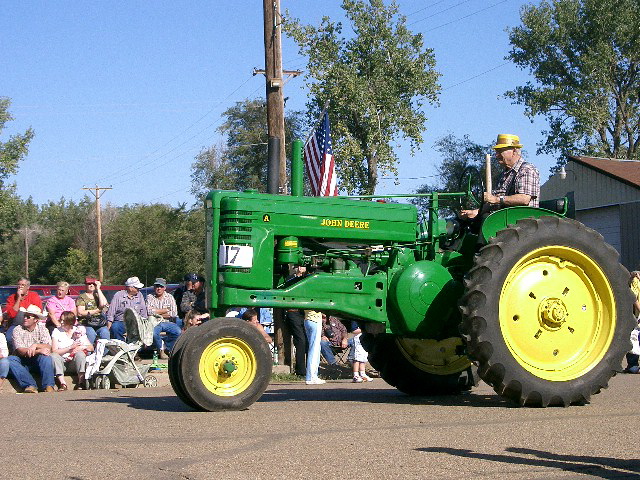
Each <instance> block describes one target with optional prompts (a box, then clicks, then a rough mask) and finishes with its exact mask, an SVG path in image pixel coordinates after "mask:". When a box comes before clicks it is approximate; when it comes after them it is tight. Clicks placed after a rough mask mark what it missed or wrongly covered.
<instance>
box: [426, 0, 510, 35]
mask: <svg viewBox="0 0 640 480" xmlns="http://www.w3.org/2000/svg"><path fill="white" fill-rule="evenodd" d="M508 1H509V0H502V1H501V2H496V3H494V4H493V5H489V6H488V7H485V8H481V9H480V10H476V11H475V12H473V13H470V14H469V15H465V16H464V17H459V18H456V19H455V20H451V21H450V22H447V23H443V24H442V25H438V26H437V27H433V28H430V29H429V30H426V31H425V32H424V33H428V32H432V31H434V30H437V29H438V28H442V27H446V26H447V25H451V24H452V23H456V22H458V21H460V20H464V19H465V18H469V17H472V16H473V15H476V14H478V13H482V12H484V11H487V10H489V9H491V8H493V7H497V6H498V5H501V4H503V3H506V2H508Z"/></svg>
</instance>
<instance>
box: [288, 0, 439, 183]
mask: <svg viewBox="0 0 640 480" xmlns="http://www.w3.org/2000/svg"><path fill="white" fill-rule="evenodd" d="M342 8H343V9H344V11H345V15H346V16H347V18H348V20H349V22H350V25H351V27H352V29H353V32H352V34H351V35H350V36H349V38H347V37H346V36H345V35H343V27H342V24H341V23H340V22H333V21H331V20H330V19H329V17H324V18H323V19H322V21H321V24H320V26H319V27H314V26H311V25H302V24H301V22H300V21H299V20H298V19H293V18H287V19H286V22H285V29H286V31H287V33H288V34H289V35H290V36H291V37H293V39H294V40H295V41H296V43H297V44H298V45H299V47H300V53H301V54H302V55H306V56H307V57H308V65H307V68H306V72H307V73H306V78H307V86H308V88H309V90H310V93H311V95H310V97H311V100H310V102H309V103H308V104H307V107H308V108H309V120H310V121H313V120H315V118H316V117H317V116H318V114H319V113H320V112H321V111H322V110H323V108H324V105H325V104H327V103H328V102H329V101H330V102H329V103H328V104H329V108H328V109H329V115H330V119H331V129H332V140H333V150H334V153H335V156H336V165H337V169H338V180H339V186H340V187H341V188H344V189H345V190H347V191H348V192H349V193H353V192H357V193H361V194H373V193H375V189H376V186H377V183H378V175H379V174H384V173H392V174H395V173H396V164H397V161H398V158H397V155H396V154H395V153H394V151H393V145H392V144H393V143H395V142H396V141H399V140H400V139H401V138H402V139H404V140H408V141H409V144H410V146H411V151H412V153H413V152H414V150H415V148H416V147H417V146H418V145H419V144H420V143H421V142H422V131H423V130H424V125H425V122H426V120H427V118H426V115H425V114H424V111H423V107H424V105H425V102H427V103H430V104H435V103H437V98H438V97H437V96H438V93H439V90H440V86H439V85H438V77H439V74H438V73H437V72H436V71H435V56H434V54H433V51H432V50H431V49H425V48H424V47H423V40H422V35H420V34H415V35H414V34H413V33H411V31H410V30H409V29H408V28H407V26H406V18H405V17H404V16H403V15H400V14H399V13H398V6H397V5H396V4H395V2H392V3H391V4H389V5H388V6H387V5H385V3H384V1H383V0H368V1H365V0H343V2H342ZM287 15H288V13H287Z"/></svg>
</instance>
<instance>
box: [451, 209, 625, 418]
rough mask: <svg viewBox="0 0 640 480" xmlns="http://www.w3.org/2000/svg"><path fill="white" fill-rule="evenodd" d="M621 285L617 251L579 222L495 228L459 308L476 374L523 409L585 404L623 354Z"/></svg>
mask: <svg viewBox="0 0 640 480" xmlns="http://www.w3.org/2000/svg"><path fill="white" fill-rule="evenodd" d="M627 279H628V272H627V270H626V269H625V268H624V267H623V266H621V265H620V264H619V263H618V253H617V252H616V250H615V249H614V248H613V247H611V246H610V245H608V244H607V243H605V242H604V239H603V238H602V236H601V235H600V234H598V233H597V232H595V231H594V230H591V229H590V228H587V227H585V226H584V225H583V224H581V223H579V222H576V221H575V220H571V219H567V218H561V217H547V216H545V217H540V218H537V219H534V218H527V219H523V220H520V221H518V222H517V223H516V224H515V225H511V226H509V227H508V228H506V229H504V230H501V231H500V232H498V233H497V235H496V237H495V238H492V239H491V240H490V241H489V243H488V245H486V246H485V247H483V248H482V249H481V250H480V252H479V255H478V257H477V258H476V260H475V264H474V267H473V268H472V269H471V270H470V271H469V273H468V276H467V279H466V280H465V287H466V293H465V295H464V296H463V298H462V299H461V301H460V309H461V312H462V317H463V319H462V324H461V331H462V333H463V335H464V336H465V338H466V340H467V348H468V354H469V357H470V358H471V359H472V360H475V361H477V362H478V364H479V369H478V373H479V375H480V377H481V378H482V379H483V380H484V381H485V382H487V383H488V384H489V385H491V386H492V387H493V388H494V390H495V391H496V392H497V393H498V394H500V395H502V396H504V397H507V398H510V399H512V400H514V401H516V402H517V403H519V404H520V405H530V406H538V407H546V406H550V405H563V406H567V405H570V404H582V403H587V402H589V400H590V397H591V395H593V394H595V393H598V392H599V391H600V389H602V388H606V387H607V385H608V381H609V379H610V378H611V377H612V376H613V375H614V374H615V372H616V371H617V370H618V369H620V365H621V361H622V358H623V357H624V355H625V352H626V351H627V350H628V349H629V332H630V331H631V330H632V329H633V326H634V323H633V317H632V313H631V312H632V298H631V293H630V291H629V288H628V286H627Z"/></svg>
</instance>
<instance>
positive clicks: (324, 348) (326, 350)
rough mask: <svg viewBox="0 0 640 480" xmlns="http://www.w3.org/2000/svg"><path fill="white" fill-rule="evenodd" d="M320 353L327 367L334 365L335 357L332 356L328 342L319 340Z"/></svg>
mask: <svg viewBox="0 0 640 480" xmlns="http://www.w3.org/2000/svg"><path fill="white" fill-rule="evenodd" d="M320 353H322V356H323V357H324V359H325V360H326V361H327V363H328V364H329V365H335V364H336V356H335V355H334V354H333V350H332V349H331V342H330V341H329V340H320Z"/></svg>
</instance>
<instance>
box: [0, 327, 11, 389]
mask: <svg viewBox="0 0 640 480" xmlns="http://www.w3.org/2000/svg"><path fill="white" fill-rule="evenodd" d="M7 375H9V347H8V346H7V337H5V336H4V333H0V391H2V387H3V386H4V381H5V379H6V378H7Z"/></svg>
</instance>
